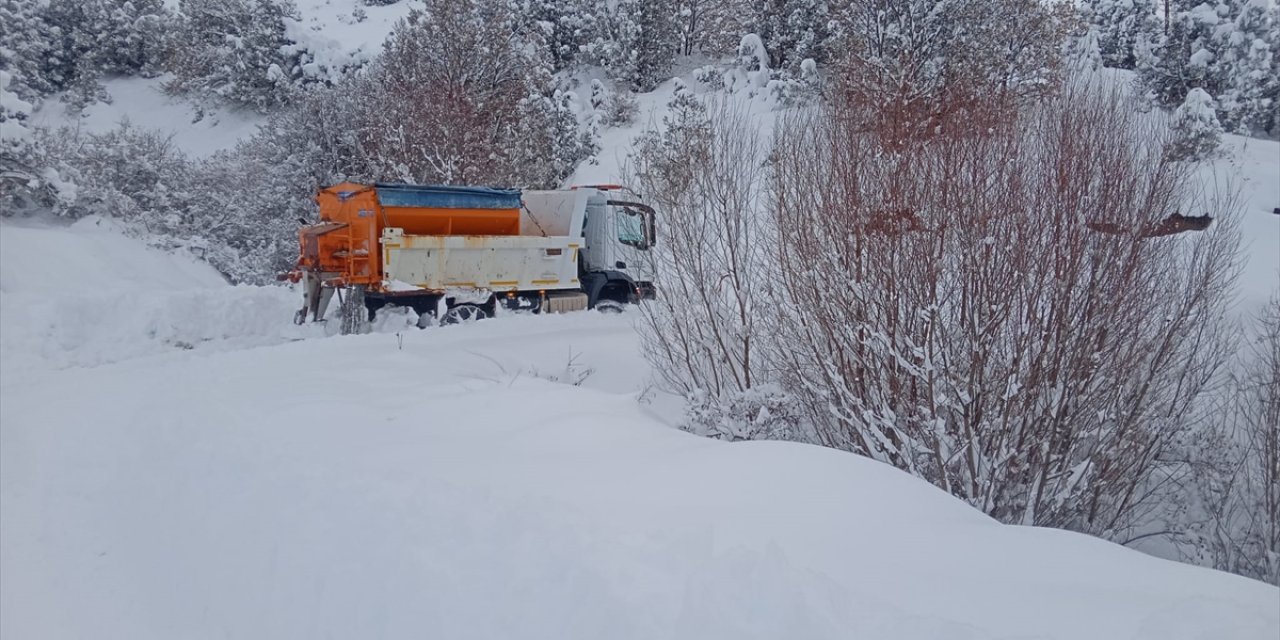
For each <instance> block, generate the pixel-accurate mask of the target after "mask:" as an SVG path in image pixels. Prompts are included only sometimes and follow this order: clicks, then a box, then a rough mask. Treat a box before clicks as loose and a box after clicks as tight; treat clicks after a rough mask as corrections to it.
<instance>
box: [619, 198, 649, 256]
mask: <svg viewBox="0 0 1280 640" xmlns="http://www.w3.org/2000/svg"><path fill="white" fill-rule="evenodd" d="M613 210H614V217H615V220H616V222H617V228H618V242H621V243H622V244H626V245H631V246H633V247H636V248H637V249H648V248H649V244H650V238H649V234H648V233H647V232H648V231H649V225H648V224H646V221H645V215H644V212H643V211H641V210H639V209H634V208H632V207H627V206H615V207H614V208H613Z"/></svg>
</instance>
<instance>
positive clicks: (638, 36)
mask: <svg viewBox="0 0 1280 640" xmlns="http://www.w3.org/2000/svg"><path fill="white" fill-rule="evenodd" d="M679 47H680V43H679V27H678V25H677V24H676V8H675V3H674V2H673V0H620V1H619V2H618V4H617V6H616V7H615V8H614V9H613V11H611V12H609V14H608V17H607V18H606V19H605V21H604V24H603V25H602V29H601V31H600V34H599V35H598V36H597V38H596V39H595V41H593V42H592V43H591V45H589V50H590V51H591V52H592V53H593V54H594V57H595V59H596V60H597V61H598V62H599V63H600V64H601V65H602V66H604V67H606V68H607V69H609V72H610V74H611V75H612V76H613V77H614V78H615V79H617V80H619V81H622V82H625V83H627V84H628V85H630V86H631V87H632V88H633V89H635V90H637V91H648V90H650V89H652V88H653V87H655V86H657V85H658V83H660V82H662V81H663V80H666V79H667V78H666V73H667V72H668V71H669V70H670V69H671V64H672V63H673V62H674V61H675V57H676V54H677V52H678V50H679Z"/></svg>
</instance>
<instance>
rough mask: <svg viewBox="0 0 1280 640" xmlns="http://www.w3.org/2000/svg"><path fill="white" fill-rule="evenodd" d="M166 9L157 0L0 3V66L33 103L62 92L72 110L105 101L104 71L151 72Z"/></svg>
mask: <svg viewBox="0 0 1280 640" xmlns="http://www.w3.org/2000/svg"><path fill="white" fill-rule="evenodd" d="M170 20H171V14H170V13H169V11H168V10H167V9H166V8H165V7H164V4H163V3H162V1H161V0H133V1H130V2H119V1H118V0H49V1H48V2H43V3H37V2H20V1H18V2H15V1H13V0H6V1H5V2H3V3H0V36H2V38H0V41H3V42H4V46H3V47H0V68H4V69H6V70H8V71H9V72H10V73H12V74H14V76H16V77H17V81H16V82H15V86H20V93H21V96H22V97H23V98H24V99H26V100H34V99H37V98H39V97H42V96H48V95H50V94H53V93H56V92H60V91H65V92H67V93H66V94H65V99H66V100H67V101H68V102H69V103H70V104H71V105H72V106H73V107H77V108H79V107H84V106H85V105H87V104H89V103H91V102H94V101H97V100H99V99H104V98H105V97H106V95H105V93H104V92H103V90H102V89H101V86H100V83H99V81H100V79H101V78H102V76H103V75H104V74H119V75H135V74H140V75H152V74H155V73H157V72H158V68H159V64H160V62H161V57H162V55H163V53H164V42H165V34H166V28H167V25H168V23H169V21H170Z"/></svg>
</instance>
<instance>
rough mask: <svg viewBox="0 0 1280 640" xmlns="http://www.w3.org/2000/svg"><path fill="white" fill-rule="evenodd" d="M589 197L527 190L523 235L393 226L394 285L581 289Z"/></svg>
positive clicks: (385, 242) (389, 260)
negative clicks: (418, 230) (580, 257)
mask: <svg viewBox="0 0 1280 640" xmlns="http://www.w3.org/2000/svg"><path fill="white" fill-rule="evenodd" d="M587 197H588V193H587V192H583V191H526V192H524V193H523V197H522V203H523V207H522V208H521V222H520V230H521V233H520V235H515V236H503V235H489V236H458V235H415V234H410V233H408V232H407V231H405V230H403V229H400V228H397V227H387V228H385V229H384V230H383V235H382V264H383V270H384V274H385V276H386V278H387V281H388V283H389V284H392V285H393V286H394V287H396V288H401V287H403V286H404V285H412V286H414V287H417V288H422V289H428V290H432V291H444V290H450V289H488V290H490V291H496V292H501V291H538V290H543V291H554V290H558V289H576V288H578V287H579V283H578V250H579V249H580V248H581V247H582V224H583V216H584V213H585V210H586V204H587Z"/></svg>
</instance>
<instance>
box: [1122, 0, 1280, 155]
mask: <svg viewBox="0 0 1280 640" xmlns="http://www.w3.org/2000/svg"><path fill="white" fill-rule="evenodd" d="M1170 8H1171V10H1172V11H1171V14H1170V22H1169V24H1168V26H1167V28H1166V29H1165V32H1164V33H1163V34H1161V35H1160V36H1159V37H1157V38H1155V39H1154V40H1153V42H1152V43H1151V44H1150V45H1148V46H1145V47H1141V48H1140V50H1139V55H1138V61H1137V70H1138V75H1139V79H1140V80H1141V81H1142V83H1143V85H1144V86H1145V87H1146V88H1147V89H1148V90H1149V91H1150V92H1151V96H1152V98H1153V99H1154V100H1155V102H1156V103H1157V104H1160V105H1162V106H1164V107H1167V108H1174V107H1177V106H1179V105H1181V104H1182V103H1183V102H1184V101H1185V100H1186V99H1187V94H1188V93H1190V92H1191V90H1192V89H1203V90H1204V91H1205V92H1207V93H1208V94H1209V95H1212V96H1215V97H1217V98H1218V100H1217V107H1216V109H1217V112H1218V120H1219V121H1220V122H1221V123H1222V124H1223V126H1224V128H1226V129H1227V130H1228V131H1233V132H1244V133H1248V132H1250V131H1257V132H1267V133H1270V134H1272V135H1276V134H1277V133H1278V132H1277V131H1276V115H1275V114H1276V105H1277V104H1278V102H1277V101H1278V100H1280V77H1277V71H1278V70H1280V63H1278V62H1277V56H1278V55H1280V53H1278V52H1280V29H1278V28H1277V24H1280V22H1277V21H1278V19H1280V18H1278V16H1280V8H1276V7H1274V6H1268V5H1267V2H1266V0H1224V1H1221V2H1192V1H1190V0H1184V1H1182V2H1178V1H1174V2H1172V3H1171V6H1170Z"/></svg>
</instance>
